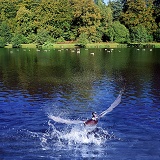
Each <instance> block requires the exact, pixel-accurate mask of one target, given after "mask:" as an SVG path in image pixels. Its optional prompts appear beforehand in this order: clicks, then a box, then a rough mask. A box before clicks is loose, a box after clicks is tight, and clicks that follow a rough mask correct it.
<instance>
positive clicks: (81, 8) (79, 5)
mask: <svg viewBox="0 0 160 160" xmlns="http://www.w3.org/2000/svg"><path fill="white" fill-rule="evenodd" d="M71 3H72V6H73V13H74V15H73V21H72V25H73V27H74V28H73V30H77V35H80V34H82V33H85V34H86V35H88V37H92V36H93V37H94V36H95V35H96V34H97V28H98V27H99V26H100V19H101V15H100V10H99V8H98V7H97V6H96V5H95V4H94V2H93V0H81V1H79V0H71Z"/></svg>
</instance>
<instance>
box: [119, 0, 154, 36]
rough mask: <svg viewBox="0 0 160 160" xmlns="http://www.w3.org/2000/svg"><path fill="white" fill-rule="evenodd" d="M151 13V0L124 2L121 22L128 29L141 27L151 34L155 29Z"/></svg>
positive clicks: (128, 0) (129, 0)
mask: <svg viewBox="0 0 160 160" xmlns="http://www.w3.org/2000/svg"><path fill="white" fill-rule="evenodd" d="M153 11H154V10H153V1H152V0H148V1H146V0H135V1H133V0H126V3H125V5H124V9H123V13H122V14H121V22H122V23H123V24H125V26H126V27H127V28H129V29H131V28H133V27H136V26H138V25H142V26H144V27H145V28H146V29H147V31H148V32H149V33H151V34H152V33H153V32H154V31H156V28H157V25H156V23H155V19H154V17H153Z"/></svg>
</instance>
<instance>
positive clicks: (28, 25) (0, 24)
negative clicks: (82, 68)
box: [0, 0, 160, 47]
mask: <svg viewBox="0 0 160 160" xmlns="http://www.w3.org/2000/svg"><path fill="white" fill-rule="evenodd" d="M0 10H1V12H0V47H4V46H5V45H6V44H8V43H12V44H13V46H14V47H19V46H20V43H38V44H40V45H42V44H46V43H47V44H51V43H53V42H54V43H55V42H64V41H77V43H79V44H81V45H83V46H85V45H86V43H88V42H90V43H91V42H102V41H104V42H105V41H115V42H119V43H126V42H127V43H128V42H149V41H160V2H159V0H112V1H110V3H109V4H108V5H106V4H105V3H104V2H103V0H81V1H79V0H0ZM83 41H84V42H83Z"/></svg>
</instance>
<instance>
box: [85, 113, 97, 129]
mask: <svg viewBox="0 0 160 160" xmlns="http://www.w3.org/2000/svg"><path fill="white" fill-rule="evenodd" d="M97 123H98V116H97V114H96V113H95V112H93V113H92V118H91V119H89V120H87V121H85V122H84V125H85V126H95V125H96V124H97Z"/></svg>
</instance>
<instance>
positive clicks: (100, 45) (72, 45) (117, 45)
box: [5, 43, 160, 49]
mask: <svg viewBox="0 0 160 160" xmlns="http://www.w3.org/2000/svg"><path fill="white" fill-rule="evenodd" d="M141 45H151V46H155V48H160V43H141ZM41 47H42V48H55V49H59V48H75V47H78V46H76V44H75V43H61V44H52V46H41ZM5 48H12V45H11V44H9V45H7V46H6V47H5ZM21 48H37V44H22V45H21ZM86 48H127V44H120V43H90V44H87V45H86Z"/></svg>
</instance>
